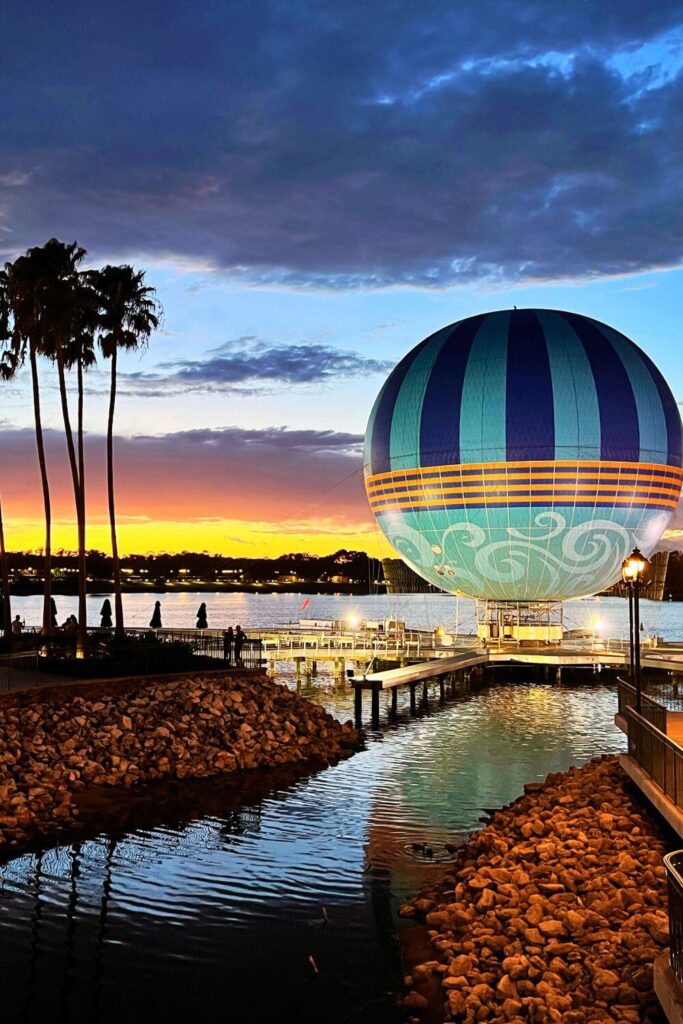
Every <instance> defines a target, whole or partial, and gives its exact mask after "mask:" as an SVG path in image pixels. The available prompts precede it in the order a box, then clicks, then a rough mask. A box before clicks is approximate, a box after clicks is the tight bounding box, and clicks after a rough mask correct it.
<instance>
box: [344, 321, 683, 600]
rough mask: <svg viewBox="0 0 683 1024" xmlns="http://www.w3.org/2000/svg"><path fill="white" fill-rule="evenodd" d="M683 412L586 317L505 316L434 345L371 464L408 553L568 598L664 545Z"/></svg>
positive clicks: (636, 356) (439, 338)
mask: <svg viewBox="0 0 683 1024" xmlns="http://www.w3.org/2000/svg"><path fill="white" fill-rule="evenodd" d="M681 448H682V445H681V420H680V416H679V412H678V406H677V404H676V401H675V399H674V397H673V395H672V394H671V391H670V389H669V387H668V385H667V383H666V381H665V380H664V378H663V377H662V375H661V373H660V372H659V370H658V369H657V368H656V366H655V365H654V364H653V363H652V361H651V360H650V359H649V357H648V356H647V355H646V354H645V353H644V352H643V351H642V350H641V349H639V348H638V347H637V346H636V345H635V344H634V343H633V342H632V341H630V340H629V339H628V338H627V337H625V335H623V334H621V333H619V331H616V330H614V329H613V328H611V327H608V326H607V325H606V324H602V323H600V322H598V321H596V320H592V319H590V318H589V317H585V316H581V315H579V314H577V313H568V312H561V311H558V310H548V309H521V310H503V311H498V312H494V313H484V314H481V315H480V316H474V317H469V318H467V319H466V320H461V321H459V322H458V323H455V324H450V325H449V326H448V327H444V328H443V329H442V330H440V331H437V332H436V334H433V335H431V336H430V337H428V338H426V339H425V340H424V341H423V342H421V343H420V344H419V345H417V346H416V348H414V349H413V350H412V351H411V352H409V353H408V355H407V356H405V358H404V359H402V360H401V362H400V363H399V364H398V366H397V367H396V368H395V369H394V370H393V371H392V373H391V374H390V376H389V378H388V379H387V381H386V383H385V385H384V387H383V388H382V390H381V392H380V394H379V396H378V398H377V401H376V402H375V405H374V408H373V410H372V413H371V416H370V421H369V423H368V429H367V434H366V444H365V455H364V473H365V484H366V489H367V494H368V499H369V501H370V505H371V508H372V510H373V513H374V515H375V517H376V519H377V522H378V524H379V526H380V527H381V529H382V531H383V532H384V534H385V535H386V537H387V538H388V540H389V541H390V543H391V544H392V546H393V547H394V548H395V549H396V551H397V552H398V553H399V555H400V556H401V557H402V558H403V559H404V561H405V562H407V563H408V565H410V566H411V567H412V568H413V569H414V570H415V571H416V572H418V573H419V574H420V575H421V576H422V577H423V578H424V579H426V580H428V581H429V582H430V583H433V584H434V585H435V586H437V587H439V588H441V589H442V590H446V591H448V592H451V593H461V594H467V595H469V596H470V597H479V598H490V599H494V600H500V601H554V600H563V599H565V598H571V597H582V596H585V595H588V594H595V593H598V592H599V591H601V590H603V589H605V588H606V587H608V586H610V585H611V584H613V583H615V582H616V580H617V579H618V578H619V575H620V571H621V563H622V561H623V560H624V558H625V557H626V555H627V554H629V552H630V551H631V550H632V548H633V547H635V546H638V547H640V549H641V550H642V551H643V552H644V553H645V554H648V553H650V552H652V551H653V549H654V548H655V546H656V544H657V542H658V541H659V539H660V537H661V535H662V533H663V532H664V530H665V529H666V527H667V525H668V524H669V522H670V520H671V517H672V515H673V513H674V510H675V508H676V506H677V503H678V499H679V496H680V491H681V482H682V479H683V472H682V470H681V454H682V452H681Z"/></svg>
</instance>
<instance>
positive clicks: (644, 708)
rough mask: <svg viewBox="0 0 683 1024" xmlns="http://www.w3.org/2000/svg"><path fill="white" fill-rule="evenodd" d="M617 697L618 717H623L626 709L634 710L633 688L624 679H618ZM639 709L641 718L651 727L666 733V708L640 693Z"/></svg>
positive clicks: (634, 697)
mask: <svg viewBox="0 0 683 1024" xmlns="http://www.w3.org/2000/svg"><path fill="white" fill-rule="evenodd" d="M617 695H618V700H619V714H620V715H624V714H625V712H626V710H627V709H628V708H633V709H635V706H636V688H635V686H632V685H631V683H627V682H626V680H625V679H618V680H617ZM640 707H641V715H642V716H643V718H644V719H645V720H646V721H647V722H649V723H650V724H651V725H654V726H655V728H657V729H659V731H660V732H663V733H666V715H667V709H666V707H664V705H663V704H660V703H659V702H658V701H656V700H653V699H652V697H649V696H648V695H647V694H646V693H641V695H640Z"/></svg>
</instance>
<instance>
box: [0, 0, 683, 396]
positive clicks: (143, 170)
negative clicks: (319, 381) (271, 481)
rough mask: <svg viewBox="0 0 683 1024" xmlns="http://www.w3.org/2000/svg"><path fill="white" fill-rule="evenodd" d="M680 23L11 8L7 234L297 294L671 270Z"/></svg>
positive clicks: (577, 5)
mask: <svg viewBox="0 0 683 1024" xmlns="http://www.w3.org/2000/svg"><path fill="white" fill-rule="evenodd" d="M681 20H682V19H681V10H680V5H679V4H671V3H667V2H666V0H654V2H652V3H648V4H646V5H643V4H642V2H641V0H622V2H620V3H618V4H610V3H589V2H585V0H567V2H565V3H562V4H559V3H549V2H548V0H520V2H518V3H517V2H516V3H514V4H511V3H509V0H488V2H486V3H485V4H484V5H483V7H482V4H481V2H480V0H461V2H459V3H457V4H453V3H452V2H451V0H435V2H434V3H430V4H428V5H419V4H417V5H416V4H414V3H411V2H409V0H377V2H376V3H372V4H367V3H365V2H361V0H349V2H348V3H345V4H343V5H340V4H338V3H336V2H333V0H321V2H317V0H316V2H313V0H302V2H301V3H297V4H282V3H277V2H276V0H249V2H247V0H237V2H235V3H230V4H225V3H221V2H220V0H204V2H203V3H202V4H201V5H200V7H199V8H196V7H187V6H183V5H175V6H174V7H173V8H172V9H169V7H168V5H167V4H162V3H161V0H150V2H148V3H146V4H144V5H143V6H142V7H137V6H135V5H133V3H132V0H123V2H122V3H120V4H117V5H116V14H115V15H113V16H111V15H110V14H108V15H107V17H106V31H104V30H103V21H104V14H103V9H102V7H101V5H99V4H86V3H85V2H84V0H67V3H66V6H65V7H64V5H63V6H62V7H60V8H59V10H57V9H55V10H54V11H47V12H44V11H43V12H41V17H40V19H39V20H37V13H36V11H35V10H34V9H33V8H32V7H31V5H9V7H7V9H6V10H5V11H4V12H3V13H2V15H0V29H1V30H2V32H3V37H4V38H8V39H12V41H13V45H12V47H11V52H8V53H7V54H5V57H4V59H3V67H2V71H1V72H0V77H2V78H3V79H4V80H3V82H2V85H3V96H4V97H5V111H4V113H3V133H2V140H0V161H1V163H0V167H2V166H4V167H6V168H7V171H6V172H3V178H0V229H2V230H3V231H4V232H5V234H4V239H3V242H2V245H3V247H4V251H5V253H6V254H7V255H11V254H13V253H15V252H16V251H18V250H20V249H22V248H23V247H25V246H27V245H29V244H35V243H36V242H40V241H42V240H43V239H44V238H46V237H47V236H48V235H50V234H53V233H56V234H58V235H60V236H63V237H65V238H67V239H70V238H72V237H78V239H79V241H81V242H82V243H83V244H84V245H85V246H86V247H87V248H88V249H89V250H90V251H91V252H92V254H93V256H94V257H95V258H98V257H102V256H103V255H106V256H107V257H112V256H117V257H121V258H129V257H130V258H134V259H137V260H148V261H158V260H173V261H175V262H176V263H177V264H178V265H179V266H180V267H185V268H187V267H192V266H194V267H205V268H213V269H215V270H216V271H219V272H221V273H223V274H226V275H228V276H229V277H231V278H232V279H233V280H235V281H237V282H244V283H245V284H250V285H254V284H257V285H258V284H283V285H288V286H295V287H300V288H311V287H326V288H357V287H373V286H383V285H392V284H403V285H416V286H420V287H442V286H446V285H451V284H453V283H459V282H467V281H471V280H486V281H492V282H496V281H503V280H504V281H517V280H528V279H548V278H553V279H557V278H570V277H592V276H596V275H603V274H627V273H633V272H635V271H640V270H644V269H647V268H661V267H668V266H673V265H678V264H679V263H680V262H681V258H682V255H683V242H682V241H681V239H682V238H683V178H682V177H681V175H680V173H679V168H680V166H681V164H682V163H683V76H682V75H681V70H680V66H681V61H680V52H679V51H680V25H681ZM130 24H135V33H134V37H133V36H132V35H131V32H130ZM28 52H30V53H31V55H32V59H31V61H26V60H25V54H26V53H28ZM36 68H37V69H39V73H36ZM24 181H25V182H26V184H22V187H17V186H18V185H19V184H21V183H23V182H24ZM217 369H218V371H219V372H220V367H217ZM195 371H196V372H199V373H201V372H202V370H201V369H200V368H197V367H194V366H187V367H185V372H187V373H188V374H189V375H190V376H191V375H192V373H193V372H195Z"/></svg>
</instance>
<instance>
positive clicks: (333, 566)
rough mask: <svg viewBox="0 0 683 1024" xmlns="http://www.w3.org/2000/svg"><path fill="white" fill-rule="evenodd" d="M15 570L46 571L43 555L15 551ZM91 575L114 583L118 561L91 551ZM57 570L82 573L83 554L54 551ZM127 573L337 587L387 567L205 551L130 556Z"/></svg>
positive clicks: (362, 555)
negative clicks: (284, 579)
mask: <svg viewBox="0 0 683 1024" xmlns="http://www.w3.org/2000/svg"><path fill="white" fill-rule="evenodd" d="M7 558H8V563H9V568H10V571H12V572H13V573H15V574H16V573H27V572H35V573H36V574H38V575H40V574H41V573H42V571H43V566H44V559H43V555H42V554H41V553H40V552H30V551H22V552H9V553H8V555H7ZM86 563H87V568H88V575H89V577H90V578H91V579H96V580H110V579H111V578H112V570H113V562H112V558H111V556H110V555H106V554H105V553H104V552H102V551H88V552H87V555H86ZM52 569H53V573H54V574H55V575H60V574H62V573H65V572H66V573H69V572H73V571H75V570H77V569H78V555H77V554H76V553H73V552H68V551H57V552H53V555H52ZM121 569H122V571H123V572H124V573H125V572H126V570H130V571H131V572H132V574H134V575H145V576H147V577H148V578H149V579H150V580H175V579H182V577H183V576H188V577H190V578H192V579H201V580H217V579H220V578H221V577H224V579H223V582H240V581H242V582H244V583H260V582H269V581H272V580H277V579H278V577H281V576H296V577H298V578H299V579H301V580H304V581H307V582H311V583H312V582H316V581H318V580H320V581H323V582H334V579H335V578H341V577H343V578H345V579H347V580H348V581H349V582H350V583H356V584H368V585H372V583H374V581H375V580H376V579H377V578H378V574H379V578H381V573H382V566H381V562H379V561H377V560H376V559H373V558H370V556H369V555H368V554H367V553H366V552H365V551H346V550H340V551H336V552H335V553H334V554H331V555H322V556H314V555H306V554H301V553H298V554H285V555H280V556H279V557H278V558H228V557H226V556H224V555H210V554H208V553H207V552H205V551H182V552H180V553H179V554H165V553H162V554H155V555H128V556H125V557H122V558H121Z"/></svg>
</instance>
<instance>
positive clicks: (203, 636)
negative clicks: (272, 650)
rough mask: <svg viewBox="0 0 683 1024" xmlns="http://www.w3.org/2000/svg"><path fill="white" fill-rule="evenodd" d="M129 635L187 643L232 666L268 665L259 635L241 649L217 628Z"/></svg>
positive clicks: (195, 650) (197, 651) (130, 635)
mask: <svg viewBox="0 0 683 1024" xmlns="http://www.w3.org/2000/svg"><path fill="white" fill-rule="evenodd" d="M126 635H127V637H128V639H129V640H131V639H133V638H136V639H138V640H140V639H143V640H144V638H148V639H150V640H151V639H154V641H155V642H156V643H160V644H184V645H186V646H187V647H188V648H189V649H190V650H191V651H192V654H195V655H199V656H203V657H206V658H218V659H220V660H221V661H225V662H227V663H228V665H229V666H230V667H231V668H249V669H257V668H262V667H263V665H264V659H263V641H261V640H260V639H257V638H255V639H250V638H247V639H245V640H244V641H243V642H242V644H241V646H240V648H239V649H238V648H237V647H236V645H235V640H234V637H233V639H232V643H230V642H229V640H228V636H227V633H225V632H222V631H219V630H215V629H212V630H204V629H157V630H126Z"/></svg>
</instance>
